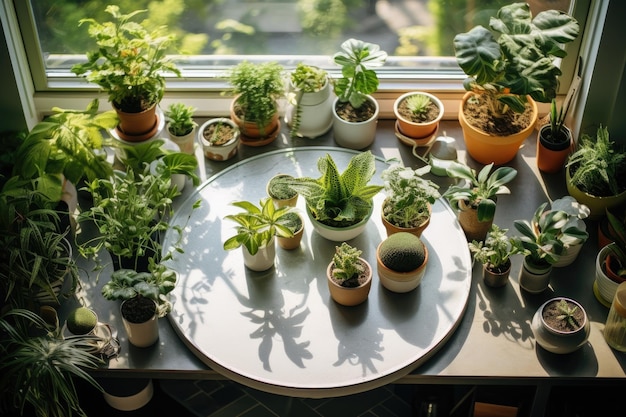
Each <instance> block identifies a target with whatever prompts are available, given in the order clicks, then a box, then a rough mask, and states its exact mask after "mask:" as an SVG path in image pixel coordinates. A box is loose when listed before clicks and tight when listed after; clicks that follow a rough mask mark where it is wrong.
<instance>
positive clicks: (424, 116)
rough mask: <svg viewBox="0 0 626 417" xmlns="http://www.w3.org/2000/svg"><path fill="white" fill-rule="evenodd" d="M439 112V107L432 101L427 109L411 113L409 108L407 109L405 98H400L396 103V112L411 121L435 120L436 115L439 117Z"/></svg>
mask: <svg viewBox="0 0 626 417" xmlns="http://www.w3.org/2000/svg"><path fill="white" fill-rule="evenodd" d="M439 112H440V110H439V107H438V106H437V105H436V104H435V103H433V102H432V101H431V102H430V104H429V105H428V110H427V111H426V112H424V113H420V114H415V113H413V112H412V111H411V109H409V106H408V105H407V101H406V100H402V101H401V102H400V103H399V104H398V114H399V115H400V116H402V117H403V118H405V119H406V120H410V121H411V122H413V123H427V122H430V121H432V120H435V119H436V118H437V117H439Z"/></svg>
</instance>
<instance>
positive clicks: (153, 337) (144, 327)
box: [120, 300, 159, 348]
mask: <svg viewBox="0 0 626 417" xmlns="http://www.w3.org/2000/svg"><path fill="white" fill-rule="evenodd" d="M126 302H128V300H125V301H124V302H123V303H122V306H123V305H124V303H126ZM120 313H121V307H120ZM122 323H123V324H124V329H125V330H126V334H127V335H128V341H129V342H130V343H131V344H132V345H133V346H136V347H140V348H144V347H149V346H152V345H153V344H155V343H156V341H157V340H158V339H159V318H158V316H157V314H156V305H155V314H154V315H153V316H152V317H151V318H150V319H149V320H148V321H145V322H143V323H131V322H130V321H128V320H126V318H125V317H124V315H122Z"/></svg>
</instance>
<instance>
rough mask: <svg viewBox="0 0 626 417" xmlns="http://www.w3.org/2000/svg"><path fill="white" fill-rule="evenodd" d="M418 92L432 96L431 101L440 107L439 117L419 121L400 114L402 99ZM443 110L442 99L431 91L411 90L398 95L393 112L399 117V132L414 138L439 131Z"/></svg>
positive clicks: (424, 136)
mask: <svg viewBox="0 0 626 417" xmlns="http://www.w3.org/2000/svg"><path fill="white" fill-rule="evenodd" d="M418 94H420V95H424V96H428V98H430V101H431V102H432V103H434V104H435V105H436V106H437V107H439V115H438V116H437V118H435V119H434V120H432V121H430V122H424V123H418V122H413V121H411V120H408V119H405V118H404V117H402V116H401V115H400V113H399V111H398V107H399V105H400V104H401V103H402V101H403V100H405V99H406V98H407V97H410V96H413V95H418ZM443 110H444V108H443V103H442V102H441V100H439V99H438V98H437V97H435V96H434V95H432V94H430V93H426V92H422V91H410V92H408V93H404V94H402V95H401V96H400V97H398V98H397V99H396V101H395V102H394V103H393V112H394V114H395V116H396V119H397V127H398V130H399V132H400V133H402V134H403V135H405V136H407V137H409V138H414V139H420V138H427V137H430V136H432V135H433V134H434V133H435V132H437V129H438V128H439V122H440V121H441V119H442V118H443Z"/></svg>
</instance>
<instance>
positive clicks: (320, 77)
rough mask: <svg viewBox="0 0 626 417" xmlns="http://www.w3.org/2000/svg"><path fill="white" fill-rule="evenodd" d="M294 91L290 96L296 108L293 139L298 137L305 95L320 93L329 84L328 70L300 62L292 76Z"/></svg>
mask: <svg viewBox="0 0 626 417" xmlns="http://www.w3.org/2000/svg"><path fill="white" fill-rule="evenodd" d="M290 79H291V85H292V86H293V91H292V92H291V93H290V94H289V95H288V100H289V102H290V103H291V104H292V105H293V106H294V114H293V117H292V119H291V133H290V134H291V137H296V136H297V135H298V129H299V128H300V122H301V117H302V106H301V100H302V96H303V95H304V94H305V93H315V92H318V91H320V90H321V89H322V88H323V87H324V85H326V83H327V82H329V81H328V80H329V78H328V72H326V70H324V69H322V68H319V67H316V66H312V65H306V64H304V63H302V62H299V63H298V65H296V68H295V69H294V70H293V71H292V72H291V75H290Z"/></svg>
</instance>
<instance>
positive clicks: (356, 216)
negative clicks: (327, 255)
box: [287, 151, 383, 227]
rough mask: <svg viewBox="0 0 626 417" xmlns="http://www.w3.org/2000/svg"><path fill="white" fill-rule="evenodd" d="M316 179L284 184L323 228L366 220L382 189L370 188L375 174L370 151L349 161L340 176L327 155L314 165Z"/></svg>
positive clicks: (303, 178)
mask: <svg viewBox="0 0 626 417" xmlns="http://www.w3.org/2000/svg"><path fill="white" fill-rule="evenodd" d="M317 169H318V170H319V172H320V173H321V176H320V177H319V178H310V177H299V178H293V179H290V180H287V181H288V183H289V186H290V187H291V188H292V189H294V190H295V191H296V192H297V193H298V194H300V195H301V196H302V197H303V198H304V199H305V201H306V205H307V208H308V209H309V211H310V212H311V214H312V215H313V217H314V218H315V219H316V220H317V221H319V222H321V223H324V224H326V225H329V226H334V227H346V226H351V225H353V224H356V223H358V222H360V221H361V220H363V219H364V218H366V217H367V216H368V215H369V214H370V213H371V209H372V204H373V199H374V196H375V195H376V194H377V193H378V192H379V191H380V190H381V189H382V188H383V187H382V186H379V185H373V184H369V182H370V180H371V179H372V177H373V176H374V173H375V172H376V165H375V163H374V155H373V154H372V153H371V151H366V152H361V153H359V154H356V155H354V156H353V157H352V158H350V162H349V163H348V166H347V167H346V169H345V171H343V172H342V173H339V170H338V169H337V165H336V164H335V161H334V160H333V158H332V157H331V156H330V155H329V154H326V155H325V156H323V157H320V158H319V159H318V161H317Z"/></svg>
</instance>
